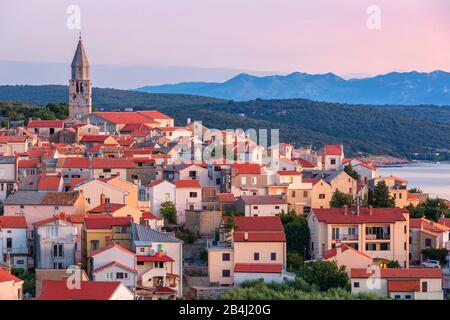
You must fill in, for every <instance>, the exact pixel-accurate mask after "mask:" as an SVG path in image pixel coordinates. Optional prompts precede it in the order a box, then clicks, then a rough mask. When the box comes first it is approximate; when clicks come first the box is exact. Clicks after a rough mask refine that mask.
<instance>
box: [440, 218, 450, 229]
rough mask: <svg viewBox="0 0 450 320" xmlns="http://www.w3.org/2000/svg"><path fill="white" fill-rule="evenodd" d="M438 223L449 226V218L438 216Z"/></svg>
mask: <svg viewBox="0 0 450 320" xmlns="http://www.w3.org/2000/svg"><path fill="white" fill-rule="evenodd" d="M439 223H440V224H442V225H444V226H446V227H449V228H450V218H440V219H439Z"/></svg>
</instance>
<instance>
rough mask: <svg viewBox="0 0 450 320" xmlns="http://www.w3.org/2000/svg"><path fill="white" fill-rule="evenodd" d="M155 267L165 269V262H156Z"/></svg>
mask: <svg viewBox="0 0 450 320" xmlns="http://www.w3.org/2000/svg"><path fill="white" fill-rule="evenodd" d="M155 268H158V269H164V262H162V261H158V262H155Z"/></svg>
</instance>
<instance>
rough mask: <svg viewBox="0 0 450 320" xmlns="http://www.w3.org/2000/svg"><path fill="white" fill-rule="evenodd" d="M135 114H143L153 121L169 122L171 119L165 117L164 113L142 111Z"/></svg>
mask: <svg viewBox="0 0 450 320" xmlns="http://www.w3.org/2000/svg"><path fill="white" fill-rule="evenodd" d="M137 113H139V114H143V115H144V116H146V117H148V118H150V119H154V120H159V119H163V120H171V119H172V118H171V117H169V116H168V115H165V114H164V113H161V112H159V111H156V110H143V111H138V112H137Z"/></svg>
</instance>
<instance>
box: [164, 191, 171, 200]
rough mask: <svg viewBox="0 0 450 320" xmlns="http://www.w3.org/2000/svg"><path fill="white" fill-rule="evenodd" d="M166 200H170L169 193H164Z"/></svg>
mask: <svg viewBox="0 0 450 320" xmlns="http://www.w3.org/2000/svg"><path fill="white" fill-rule="evenodd" d="M165 196H166V201H170V193H166V195H165Z"/></svg>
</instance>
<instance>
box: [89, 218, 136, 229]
mask: <svg viewBox="0 0 450 320" xmlns="http://www.w3.org/2000/svg"><path fill="white" fill-rule="evenodd" d="M132 221H133V218H132V217H111V216H87V217H86V218H85V219H84V223H85V225H86V228H87V229H112V227H113V226H129V225H130V224H131V222H132Z"/></svg>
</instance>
